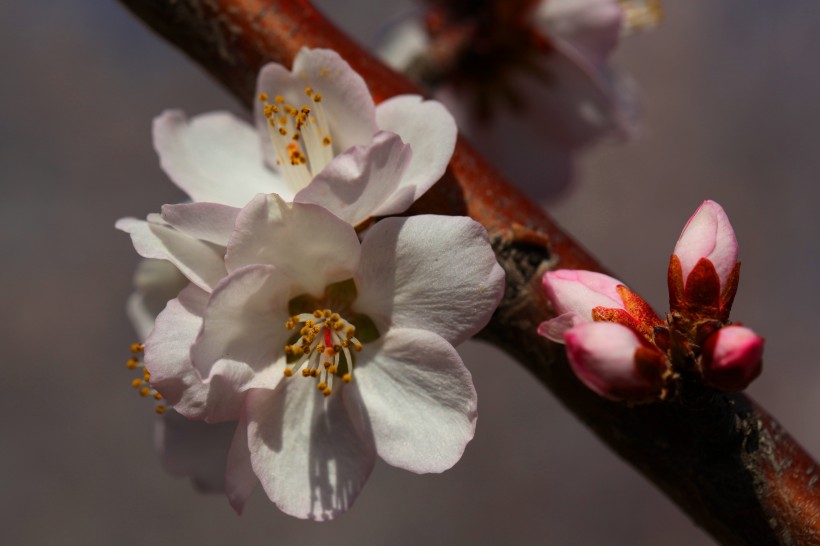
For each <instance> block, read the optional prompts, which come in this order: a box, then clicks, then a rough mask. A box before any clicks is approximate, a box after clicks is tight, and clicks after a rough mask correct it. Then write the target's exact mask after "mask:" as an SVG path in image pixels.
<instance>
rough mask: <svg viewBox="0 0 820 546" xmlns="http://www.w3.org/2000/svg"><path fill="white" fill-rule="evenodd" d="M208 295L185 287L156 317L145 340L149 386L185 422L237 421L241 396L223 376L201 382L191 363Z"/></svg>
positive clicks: (190, 287) (194, 287)
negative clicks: (158, 393)
mask: <svg viewBox="0 0 820 546" xmlns="http://www.w3.org/2000/svg"><path fill="white" fill-rule="evenodd" d="M207 302H208V293H207V292H204V291H203V290H201V289H199V288H197V287H196V286H194V285H189V286H188V287H187V288H185V289H184V290H183V291H182V292H180V294H179V297H177V298H176V299H173V300H171V301H169V302H168V306H167V307H166V308H165V310H164V311H163V312H162V313H160V315H159V316H158V317H157V321H156V327H155V328H154V330H153V331H152V332H151V335H150V336H149V337H148V339H147V340H146V341H145V367H146V368H147V369H148V371H149V372H151V385H152V386H153V387H154V388H155V389H157V390H158V391H159V392H160V393H161V394H162V396H163V397H164V398H165V401H166V402H167V403H168V404H169V405H171V406H173V407H174V409H175V410H177V411H178V412H179V413H181V414H182V415H184V416H185V417H187V418H189V419H205V420H206V421H209V422H221V421H231V420H236V419H238V418H239V411H240V409H241V406H242V401H243V397H244V394H243V393H242V392H239V391H238V390H237V389H236V388H234V386H233V384H232V383H231V382H229V381H227V380H226V378H224V377H221V376H220V377H217V378H215V379H214V380H212V381H210V382H207V383H206V382H204V381H202V378H201V377H200V375H199V374H198V373H197V372H196V370H194V367H193V365H192V364H191V357H190V350H191V345H192V344H193V343H194V340H196V337H197V334H198V333H199V330H200V328H201V327H202V315H203V313H204V311H205V306H206V305H207Z"/></svg>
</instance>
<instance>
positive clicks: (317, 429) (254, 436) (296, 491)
mask: <svg viewBox="0 0 820 546" xmlns="http://www.w3.org/2000/svg"><path fill="white" fill-rule="evenodd" d="M342 389H344V387H342ZM338 394H339V393H338V392H337V393H334V394H333V395H331V396H329V397H327V398H325V397H323V396H322V395H321V393H319V392H318V391H317V390H316V387H315V383H314V382H313V381H310V380H307V381H306V380H304V379H302V378H293V379H291V380H286V381H283V382H281V383H280V384H279V387H278V388H277V389H276V390H275V391H268V390H263V389H259V390H253V391H251V392H250V393H248V399H247V405H246V412H247V421H248V446H249V448H250V453H251V463H252V464H253V469H254V472H255V473H256V475H257V476H258V477H259V481H260V482H262V487H264V489H265V492H266V493H267V494H268V496H269V497H270V499H271V500H272V501H273V502H274V503H275V504H276V505H277V506H278V507H279V508H280V509H281V510H282V511H283V512H285V513H287V514H290V515H292V516H296V517H299V518H305V519H313V520H327V519H332V518H334V517H336V516H338V515H340V514H342V513H343V512H345V511H346V510H347V509H348V508H350V506H351V505H352V504H353V501H354V500H355V499H356V496H357V495H358V494H359V491H361V489H362V487H363V486H364V483H365V482H366V481H367V478H368V476H369V475H370V472H371V470H372V469H373V464H374V462H375V459H376V452H375V448H374V447H373V440H372V437H371V436H369V435H367V434H363V433H362V431H365V430H366V424H365V423H362V422H360V421H359V419H360V414H359V413H358V412H355V411H354V412H349V411H348V410H347V408H346V407H345V404H344V402H343V400H342V397H341V396H339V395H338Z"/></svg>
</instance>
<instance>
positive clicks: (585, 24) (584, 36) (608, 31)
mask: <svg viewBox="0 0 820 546" xmlns="http://www.w3.org/2000/svg"><path fill="white" fill-rule="evenodd" d="M535 21H536V25H538V27H540V28H541V29H542V31H543V32H545V33H546V34H547V35H549V36H557V37H559V38H561V39H563V40H564V41H566V42H567V43H569V44H570V45H572V46H573V47H574V48H576V49H577V50H578V51H580V52H581V53H583V55H584V56H585V57H587V58H588V59H589V60H590V62H592V63H593V64H603V63H605V62H606V60H607V58H608V57H609V55H610V54H611V53H612V52H613V50H614V49H615V46H617V45H618V39H619V38H620V35H621V26H622V25H623V22H624V12H623V8H622V7H621V2H620V1H619V0H549V1H548V2H540V3H539V6H538V8H537V9H536V12H535Z"/></svg>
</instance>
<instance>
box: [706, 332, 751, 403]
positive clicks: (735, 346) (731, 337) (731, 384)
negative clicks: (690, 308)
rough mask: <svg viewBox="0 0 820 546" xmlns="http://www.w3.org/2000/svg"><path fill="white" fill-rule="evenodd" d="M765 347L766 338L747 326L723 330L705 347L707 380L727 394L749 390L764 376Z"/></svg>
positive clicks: (712, 337)
mask: <svg viewBox="0 0 820 546" xmlns="http://www.w3.org/2000/svg"><path fill="white" fill-rule="evenodd" d="M763 344H764V340H763V338H762V337H760V336H759V335H757V334H756V333H754V332H753V331H752V330H750V329H749V328H746V327H745V326H739V325H731V326H726V327H725V328H721V329H720V330H718V331H717V332H715V333H714V334H712V335H711V336H709V338H708V339H707V340H706V343H705V344H704V346H703V357H702V359H701V367H702V370H703V376H704V377H705V378H706V380H707V381H708V382H709V383H711V384H712V385H713V386H715V387H717V388H719V389H721V390H723V391H727V392H734V391H740V390H743V389H745V388H746V387H747V386H748V385H749V383H751V382H752V381H753V380H754V379H755V378H756V377H757V376H758V375H760V372H761V370H762V367H763Z"/></svg>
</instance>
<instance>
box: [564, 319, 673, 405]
mask: <svg viewBox="0 0 820 546" xmlns="http://www.w3.org/2000/svg"><path fill="white" fill-rule="evenodd" d="M564 338H565V343H566V345H567V357H568V359H569V363H570V366H571V367H572V371H573V372H575V375H576V376H577V377H578V379H580V380H581V381H582V382H583V383H584V385H586V386H587V387H589V388H590V389H592V390H593V391H595V392H596V393H598V394H599V395H601V396H603V397H604V398H609V399H610V400H629V401H632V402H637V401H641V400H644V399H652V398H653V397H656V396H657V395H658V394H659V393H660V391H661V387H662V381H661V378H662V376H663V374H664V372H665V371H666V363H665V358H664V355H663V353H661V352H660V351H659V350H657V349H656V348H654V347H652V346H651V345H649V344H648V343H647V342H646V340H644V339H643V338H642V337H640V336H639V335H638V334H637V333H636V332H635V331H634V330H632V329H630V328H627V327H626V326H622V325H620V324H615V323H611V322H586V323H583V324H578V325H577V326H575V327H574V328H572V329H570V330H568V331H567V332H566V333H565V335H564Z"/></svg>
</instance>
